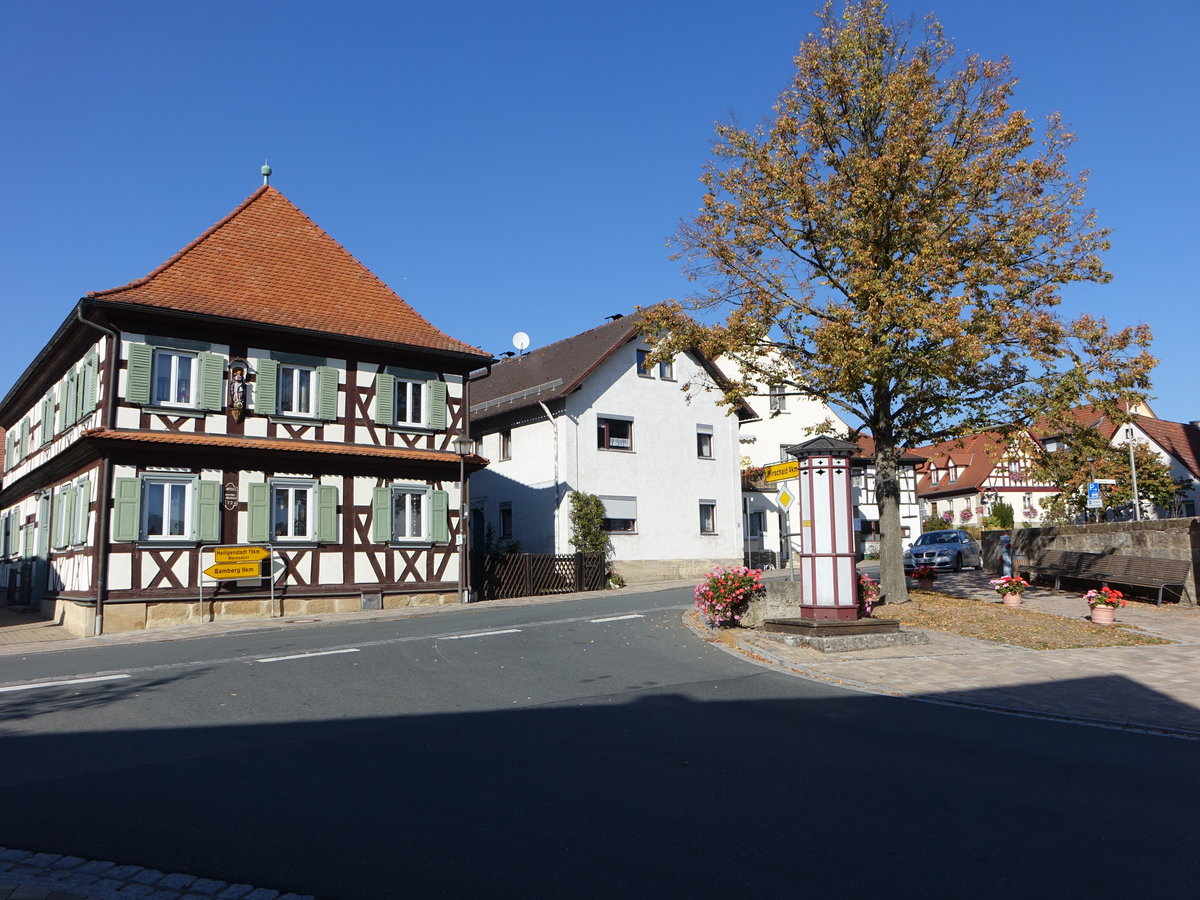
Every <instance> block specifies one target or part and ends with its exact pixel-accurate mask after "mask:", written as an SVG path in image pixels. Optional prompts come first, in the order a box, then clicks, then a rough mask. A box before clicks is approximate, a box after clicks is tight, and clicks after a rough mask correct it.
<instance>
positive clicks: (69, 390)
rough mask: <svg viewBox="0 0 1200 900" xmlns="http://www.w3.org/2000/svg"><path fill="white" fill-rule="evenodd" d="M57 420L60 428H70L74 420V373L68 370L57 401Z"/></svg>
mask: <svg viewBox="0 0 1200 900" xmlns="http://www.w3.org/2000/svg"><path fill="white" fill-rule="evenodd" d="M58 421H59V425H60V426H61V429H62V430H65V429H67V428H70V427H71V425H72V424H74V422H75V373H74V372H68V373H67V380H66V381H65V382H63V388H62V397H61V398H59V402H58Z"/></svg>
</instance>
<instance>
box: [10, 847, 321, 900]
mask: <svg viewBox="0 0 1200 900" xmlns="http://www.w3.org/2000/svg"><path fill="white" fill-rule="evenodd" d="M18 894H19V896H20V897H21V898H22V900H39V898H44V900H131V898H135V897H137V898H146V900H317V898H315V897H313V896H312V895H309V894H295V893H286V894H285V893H281V892H280V891H275V890H271V889H269V888H258V887H255V886H254V885H250V884H230V883H229V882H226V881H220V880H217V879H215V878H197V877H196V876H195V875H185V874H183V873H179V872H176V873H171V874H168V873H166V872H160V871H159V870H158V869H146V868H143V867H141V866H133V865H117V864H116V863H112V862H108V861H106V860H85V859H83V858H82V857H79V856H63V855H62V854H59V853H34V852H33V851H31V850H19V849H14V848H11V847H0V897H9V896H10V895H11V896H14V897H15V896H17V895H18Z"/></svg>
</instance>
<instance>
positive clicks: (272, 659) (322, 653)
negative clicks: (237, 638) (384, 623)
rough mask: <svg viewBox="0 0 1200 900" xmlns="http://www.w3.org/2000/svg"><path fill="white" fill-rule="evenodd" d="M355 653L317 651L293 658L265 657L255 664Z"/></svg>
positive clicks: (352, 650) (354, 651)
mask: <svg viewBox="0 0 1200 900" xmlns="http://www.w3.org/2000/svg"><path fill="white" fill-rule="evenodd" d="M357 652H358V648H357V647H350V648H349V649H347V650H318V651H316V652H315V653H297V654H295V655H294V656H265V657H263V658H262V659H256V660H255V662H283V661H284V660H288V659H308V658H309V657H310V656H333V655H335V654H338V653H357Z"/></svg>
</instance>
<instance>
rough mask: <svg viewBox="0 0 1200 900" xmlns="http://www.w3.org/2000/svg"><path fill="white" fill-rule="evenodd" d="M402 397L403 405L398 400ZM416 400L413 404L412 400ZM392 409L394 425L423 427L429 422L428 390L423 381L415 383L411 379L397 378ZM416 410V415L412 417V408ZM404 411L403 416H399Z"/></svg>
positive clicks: (415, 381) (414, 380)
mask: <svg viewBox="0 0 1200 900" xmlns="http://www.w3.org/2000/svg"><path fill="white" fill-rule="evenodd" d="M402 396H403V398H404V402H403V404H402V403H401V402H400V398H401V397H402ZM414 397H415V398H416V403H415V404H414V403H413V398H414ZM392 402H393V404H394V405H393V406H392V409H393V410H394V411H395V417H394V418H395V423H396V425H417V426H420V427H424V425H425V423H426V422H428V421H429V390H428V388H427V387H426V384H425V382H424V381H417V380H416V379H413V378H397V379H396V386H395V394H394V396H393V398H392ZM414 406H416V407H417V409H418V415H416V416H414V415H413V407H414ZM401 409H403V410H404V415H403V416H401V414H400V411H401Z"/></svg>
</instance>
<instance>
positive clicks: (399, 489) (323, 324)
mask: <svg viewBox="0 0 1200 900" xmlns="http://www.w3.org/2000/svg"><path fill="white" fill-rule="evenodd" d="M490 361H491V358H490V356H489V355H488V354H486V353H484V352H482V351H481V350H478V349H476V348H474V347H471V346H469V345H467V344H464V343H462V342H460V341H457V340H455V339H454V338H451V337H449V336H448V335H446V334H444V333H443V332H441V331H440V330H438V329H437V328H435V327H434V326H433V325H431V324H430V323H429V321H427V320H426V319H425V318H424V317H422V316H421V315H419V314H418V313H417V312H416V310H414V309H413V308H412V307H411V306H409V305H408V304H407V303H406V302H405V301H404V300H402V299H401V298H400V297H398V296H397V295H396V294H395V293H393V292H392V291H391V290H390V289H389V288H388V287H387V286H386V285H385V284H383V283H382V282H381V281H380V280H379V279H378V278H376V277H375V276H374V275H373V274H372V273H371V272H370V271H368V270H367V269H366V268H365V267H364V266H363V265H362V264H361V263H359V262H358V261H357V260H356V259H355V258H354V257H353V256H351V255H350V254H349V253H348V252H347V251H346V250H345V249H344V248H343V247H342V246H341V245H339V244H338V243H337V242H336V241H334V240H333V239H332V238H331V237H329V235H327V234H326V233H325V232H323V231H322V230H321V229H320V228H319V227H317V225H315V224H314V223H313V222H312V221H311V220H310V219H309V218H308V217H307V216H305V215H304V214H303V213H301V212H300V210H298V209H297V208H296V207H295V206H293V205H292V204H291V203H290V202H289V201H288V200H287V199H286V198H285V197H284V196H283V195H282V194H281V193H279V191H277V190H276V189H274V188H272V187H269V186H265V185H264V186H263V187H262V188H260V189H259V190H257V191H256V192H255V193H254V194H252V195H251V196H250V197H249V198H248V199H247V200H246V201H245V202H243V203H242V204H241V205H240V206H239V207H238V208H237V209H235V210H234V211H233V212H232V213H230V214H229V215H228V216H226V217H225V218H224V219H222V220H221V221H220V222H218V223H217V224H216V225H214V226H213V227H212V228H210V229H209V230H208V231H207V232H205V233H204V234H203V235H202V236H200V237H199V238H197V239H196V240H195V241H194V242H192V243H191V244H190V245H188V246H187V247H185V248H184V249H183V250H181V251H180V252H179V253H178V254H176V255H175V256H174V257H173V258H171V259H170V260H168V261H167V262H165V263H164V264H163V265H161V266H159V267H158V268H157V269H155V270H154V271H153V272H151V273H150V274H149V275H147V276H146V277H145V278H142V279H139V280H137V281H134V282H131V283H129V284H127V285H125V286H123V287H118V288H113V289H111V290H105V291H97V292H93V293H90V294H88V295H86V296H85V297H83V298H82V299H81V300H80V301H79V302H78V304H77V305H76V306H75V308H74V309H73V310H72V311H71V313H70V315H69V316H68V317H67V319H66V321H64V322H63V324H62V326H61V327H60V328H59V329H58V331H57V332H56V333H55V334H54V336H53V337H52V338H51V339H50V341H49V343H48V344H46V346H45V347H44V348H43V349H42V350H41V352H40V353H38V354H37V356H36V358H35V359H34V360H33V362H32V363H31V364H30V366H29V367H28V368H27V369H26V370H25V372H24V374H23V375H22V376H21V377H20V379H19V380H18V381H17V383H16V384H15V385H14V386H13V387H12V389H11V390H10V391H9V392H8V394H7V396H6V397H5V398H4V400H3V401H2V402H0V427H3V429H4V431H5V444H4V451H5V455H4V462H3V477H2V481H0V485H2V487H0V591H3V592H5V594H6V596H7V599H8V600H9V602H18V603H21V602H24V603H32V604H40V605H41V606H42V608H43V610H45V611H46V612H52V613H53V614H54V615H55V616H56V617H57V618H59V619H61V620H62V621H63V622H64V624H66V625H67V626H68V627H69V628H71V629H72V630H73V631H75V632H77V633H80V634H91V633H100V632H101V631H104V632H110V631H120V630H127V629H134V628H144V627H150V626H154V625H166V624H177V623H184V622H196V621H201V620H207V619H209V618H222V617H242V616H267V615H280V614H287V615H292V614H300V613H316V612H328V611H350V610H358V609H364V608H380V607H383V608H387V607H395V606H407V605H413V604H417V603H438V602H452V601H454V600H456V599H457V597H458V596H459V593H458V592H459V573H460V557H461V554H460V543H461V542H460V541H459V533H460V530H461V529H462V528H463V527H464V523H463V522H462V521H461V520H460V515H459V513H460V510H461V508H462V502H461V496H460V485H459V479H460V471H463V470H465V471H466V472H467V473H470V472H471V471H474V470H477V469H479V468H481V467H482V466H483V465H485V464H486V463H485V461H484V460H483V459H482V458H481V457H479V456H478V455H475V454H471V455H467V456H465V457H464V456H460V455H459V453H458V449H461V446H462V445H461V442H460V444H459V447H456V443H455V438H456V437H459V436H465V435H466V434H467V431H468V426H467V419H468V406H469V396H468V394H467V392H468V384H467V377H466V376H467V375H468V374H469V372H470V371H472V370H474V369H478V368H479V367H480V366H481V365H484V364H486V363H488V362H490ZM235 545H254V546H257V547H261V548H264V550H265V551H266V552H267V553H268V554H269V555H268V557H267V558H266V559H265V560H262V561H261V562H260V563H259V565H260V566H261V568H259V569H254V568H253V566H250V569H251V570H252V572H251V574H249V575H245V576H243V577H240V578H237V579H229V578H224V577H222V578H220V579H217V578H214V577H211V576H209V575H205V574H204V571H205V570H206V569H210V568H211V567H212V566H214V565H217V564H218V563H220V562H221V561H222V560H229V559H237V558H238V556H239V553H245V551H237V550H228V551H222V552H221V553H218V552H216V551H215V549H214V548H218V547H221V548H230V547H233V546H235ZM261 552H262V551H251V552H250V555H251V556H253V555H255V554H258V553H261ZM240 564H241V565H243V566H245V565H247V563H245V562H242V563H240ZM239 571H245V570H239ZM221 574H222V575H223V574H225V573H221Z"/></svg>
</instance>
